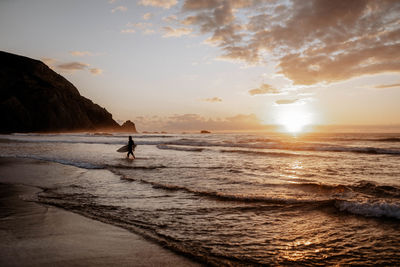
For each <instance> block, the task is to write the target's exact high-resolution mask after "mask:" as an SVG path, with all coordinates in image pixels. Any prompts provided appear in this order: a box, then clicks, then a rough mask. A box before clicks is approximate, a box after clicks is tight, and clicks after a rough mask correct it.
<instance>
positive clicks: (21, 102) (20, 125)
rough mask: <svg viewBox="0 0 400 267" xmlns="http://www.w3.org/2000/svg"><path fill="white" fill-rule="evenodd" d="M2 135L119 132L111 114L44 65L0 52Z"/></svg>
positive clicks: (0, 117) (0, 116) (0, 129)
mask: <svg viewBox="0 0 400 267" xmlns="http://www.w3.org/2000/svg"><path fill="white" fill-rule="evenodd" d="M0 114H1V115H0V119H1V121H0V123H1V127H0V132H2V133H9V132H48V131H72V130H96V129H113V130H118V129H119V128H120V126H119V124H118V123H117V122H115V121H114V120H113V118H112V115H111V114H110V113H109V112H108V111H107V110H106V109H105V108H102V107H100V106H99V105H97V104H94V103H93V102H92V101H91V100H89V99H87V98H85V97H83V96H81V95H80V94H79V91H78V90H77V89H76V88H75V86H74V85H73V84H72V83H70V82H69V81H68V80H66V79H65V78H64V77H62V76H61V75H59V74H57V73H56V72H54V71H53V70H51V69H50V68H49V67H48V66H46V65H45V64H44V63H43V62H41V61H38V60H34V59H31V58H28V57H23V56H18V55H14V54H10V53H6V52H2V51H0Z"/></svg>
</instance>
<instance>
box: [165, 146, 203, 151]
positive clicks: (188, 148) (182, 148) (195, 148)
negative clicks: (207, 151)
mask: <svg viewBox="0 0 400 267" xmlns="http://www.w3.org/2000/svg"><path fill="white" fill-rule="evenodd" d="M157 148H158V149H166V150H177V151H189V152H201V151H203V150H204V148H198V147H182V146H181V147H179V146H169V145H157Z"/></svg>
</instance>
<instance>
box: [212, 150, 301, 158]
mask: <svg viewBox="0 0 400 267" xmlns="http://www.w3.org/2000/svg"><path fill="white" fill-rule="evenodd" d="M219 152H221V153H238V154H245V155H267V156H277V157H298V156H305V155H302V154H296V153H285V152H268V151H255V150H237V149H232V150H231V149H222V150H220V151H219Z"/></svg>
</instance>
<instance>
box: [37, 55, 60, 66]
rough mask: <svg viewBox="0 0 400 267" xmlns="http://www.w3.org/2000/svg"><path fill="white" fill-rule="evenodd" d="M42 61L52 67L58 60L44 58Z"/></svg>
mask: <svg viewBox="0 0 400 267" xmlns="http://www.w3.org/2000/svg"><path fill="white" fill-rule="evenodd" d="M40 60H41V61H43V63H44V64H46V65H47V66H50V67H51V66H52V65H54V64H55V63H56V61H57V60H55V59H54V58H49V57H44V58H41V59H40Z"/></svg>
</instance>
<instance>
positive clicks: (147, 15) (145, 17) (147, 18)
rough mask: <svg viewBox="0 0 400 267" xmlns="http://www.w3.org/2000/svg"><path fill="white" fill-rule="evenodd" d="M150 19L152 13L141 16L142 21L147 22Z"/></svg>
mask: <svg viewBox="0 0 400 267" xmlns="http://www.w3.org/2000/svg"><path fill="white" fill-rule="evenodd" d="M152 17H153V13H150V12H148V13H146V14H144V15H143V19H144V20H149V19H151V18H152Z"/></svg>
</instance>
